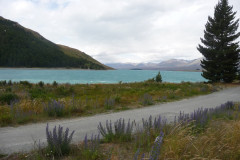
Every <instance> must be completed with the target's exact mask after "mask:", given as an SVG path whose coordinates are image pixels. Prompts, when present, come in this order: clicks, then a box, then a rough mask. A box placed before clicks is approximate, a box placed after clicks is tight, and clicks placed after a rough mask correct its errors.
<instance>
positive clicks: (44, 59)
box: [0, 17, 110, 69]
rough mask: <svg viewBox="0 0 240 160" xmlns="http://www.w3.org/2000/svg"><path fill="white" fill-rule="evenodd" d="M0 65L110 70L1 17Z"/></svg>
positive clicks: (82, 54) (71, 49)
mask: <svg viewBox="0 0 240 160" xmlns="http://www.w3.org/2000/svg"><path fill="white" fill-rule="evenodd" d="M0 66H1V67H64V68H80V69H110V67H107V66H104V65H102V64H101V63H100V62H98V61H96V60H95V59H93V58H92V57H90V56H88V55H87V54H85V53H83V52H81V51H79V50H76V49H73V48H69V47H66V46H62V45H57V44H55V43H53V42H51V41H49V40H47V39H45V38H44V37H42V36H41V35H40V34H38V33H37V32H35V31H32V30H30V29H27V28H24V27H22V26H21V25H19V24H18V23H16V22H13V21H10V20H7V19H4V18H3V17H0Z"/></svg>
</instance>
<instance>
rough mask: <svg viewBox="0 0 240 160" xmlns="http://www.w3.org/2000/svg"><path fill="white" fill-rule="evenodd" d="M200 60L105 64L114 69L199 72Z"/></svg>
mask: <svg viewBox="0 0 240 160" xmlns="http://www.w3.org/2000/svg"><path fill="white" fill-rule="evenodd" d="M201 60H202V58H198V59H194V60H183V59H170V60H167V61H162V62H160V63H107V64H106V65H107V66H110V67H112V68H115V69H142V70H148V69H153V70H174V71H195V70H201V69H202V68H201V66H200V63H201Z"/></svg>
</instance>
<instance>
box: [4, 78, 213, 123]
mask: <svg viewBox="0 0 240 160" xmlns="http://www.w3.org/2000/svg"><path fill="white" fill-rule="evenodd" d="M215 88H216V87H215V86H213V85H211V84H203V83H181V84H172V83H155V82H139V83H119V84H88V85H87V84H75V85H70V84H58V83H57V82H56V83H53V84H44V83H42V82H39V83H38V84H31V83H29V82H27V81H21V82H12V83H8V82H6V81H0V110H2V111H4V113H2V114H1V113H0V126H4V125H11V124H18V123H19V122H18V121H17V120H15V119H14V118H10V117H16V115H14V114H15V113H16V112H10V111H9V110H8V109H6V108H5V107H7V106H10V103H11V101H14V100H15V99H18V101H19V102H18V104H19V105H18V106H19V107H18V108H19V109H20V110H22V111H24V112H25V113H34V115H33V116H31V119H32V120H33V121H42V120H48V119H54V118H56V117H75V116H83V115H92V114H97V113H102V112H107V111H109V110H113V111H119V110H124V109H132V108H139V107H144V106H147V105H152V104H154V103H161V102H167V101H173V100H178V99H181V98H186V97H191V96H196V95H201V94H208V93H211V92H212V91H213V90H215ZM57 106H58V107H57ZM27 122H29V121H28V120H26V121H25V120H22V121H21V123H27Z"/></svg>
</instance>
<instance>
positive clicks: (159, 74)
mask: <svg viewBox="0 0 240 160" xmlns="http://www.w3.org/2000/svg"><path fill="white" fill-rule="evenodd" d="M155 81H156V82H162V76H161V73H160V72H158V74H157V75H156V77H155Z"/></svg>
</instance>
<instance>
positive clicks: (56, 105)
mask: <svg viewBox="0 0 240 160" xmlns="http://www.w3.org/2000/svg"><path fill="white" fill-rule="evenodd" d="M64 107H65V106H64V104H62V103H61V102H59V101H56V100H51V101H49V102H48V105H45V107H44V111H45V112H46V113H47V114H48V116H50V117H62V116H64Z"/></svg>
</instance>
